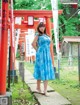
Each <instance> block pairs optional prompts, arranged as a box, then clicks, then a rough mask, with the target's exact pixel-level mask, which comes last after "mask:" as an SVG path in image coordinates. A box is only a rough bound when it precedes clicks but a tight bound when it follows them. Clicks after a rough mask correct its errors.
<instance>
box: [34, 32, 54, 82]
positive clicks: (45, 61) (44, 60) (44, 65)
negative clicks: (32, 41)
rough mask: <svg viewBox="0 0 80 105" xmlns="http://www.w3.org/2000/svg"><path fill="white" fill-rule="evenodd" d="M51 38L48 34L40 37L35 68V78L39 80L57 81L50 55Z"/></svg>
mask: <svg viewBox="0 0 80 105" xmlns="http://www.w3.org/2000/svg"><path fill="white" fill-rule="evenodd" d="M50 42H51V40H50V37H49V36H47V35H46V34H43V35H41V36H38V41H37V44H38V49H37V52H36V60H35V66H34V74H33V76H34V78H35V79H37V80H42V81H45V80H53V79H55V73H54V67H53V64H52V59H51V54H50Z"/></svg>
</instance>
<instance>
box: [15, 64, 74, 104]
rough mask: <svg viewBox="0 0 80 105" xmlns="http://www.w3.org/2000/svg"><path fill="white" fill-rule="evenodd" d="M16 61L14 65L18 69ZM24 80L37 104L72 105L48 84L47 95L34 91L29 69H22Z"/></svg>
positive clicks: (33, 80) (33, 81)
mask: <svg viewBox="0 0 80 105" xmlns="http://www.w3.org/2000/svg"><path fill="white" fill-rule="evenodd" d="M18 66H19V64H18V62H16V67H17V69H18ZM24 81H25V83H26V84H27V85H28V86H29V88H30V90H31V92H32V93H34V96H35V98H36V100H37V101H38V105H72V104H71V103H70V102H69V101H68V100H67V99H66V98H64V97H63V96H61V95H60V94H59V93H58V92H56V91H55V90H54V89H52V88H51V87H50V86H48V93H49V97H46V96H45V95H42V94H38V93H35V92H34V91H35V90H36V80H35V79H34V78H33V76H32V74H31V72H30V71H29V70H25V71H24ZM41 89H42V90H43V82H41Z"/></svg>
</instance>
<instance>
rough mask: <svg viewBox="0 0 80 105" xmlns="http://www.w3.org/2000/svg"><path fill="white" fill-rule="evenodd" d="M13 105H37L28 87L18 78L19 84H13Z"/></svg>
mask: <svg viewBox="0 0 80 105" xmlns="http://www.w3.org/2000/svg"><path fill="white" fill-rule="evenodd" d="M11 91H12V105H37V102H36V100H35V99H34V96H33V95H32V94H31V92H30V90H29V88H28V86H27V85H26V84H25V83H24V85H23V82H22V80H21V77H19V78H18V83H15V84H14V85H13V84H11Z"/></svg>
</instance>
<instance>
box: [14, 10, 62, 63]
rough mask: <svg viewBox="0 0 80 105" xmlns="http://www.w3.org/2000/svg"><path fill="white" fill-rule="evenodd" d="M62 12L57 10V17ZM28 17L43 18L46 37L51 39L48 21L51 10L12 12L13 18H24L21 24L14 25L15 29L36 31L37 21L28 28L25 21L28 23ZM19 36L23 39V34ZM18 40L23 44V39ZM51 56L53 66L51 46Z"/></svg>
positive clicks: (50, 16) (50, 26)
mask: <svg viewBox="0 0 80 105" xmlns="http://www.w3.org/2000/svg"><path fill="white" fill-rule="evenodd" d="M62 12H63V11H62V10H59V11H58V13H59V15H60V14H62ZM28 16H33V17H34V18H45V20H46V28H47V33H48V35H50V37H51V38H52V35H51V28H52V23H51V21H50V18H52V11H51V10H14V17H24V19H23V21H22V24H21V25H18V24H16V25H15V29H17V28H20V29H24V30H26V31H27V29H28V28H29V29H30V28H33V29H36V26H37V25H38V23H39V21H34V25H32V26H29V25H28V23H27V21H28ZM20 36H21V37H22V36H23V37H24V36H25V34H20ZM21 37H20V39H19V42H20V43H21V42H25V38H21ZM50 49H51V55H52V61H53V64H54V56H53V45H52V44H51V48H50Z"/></svg>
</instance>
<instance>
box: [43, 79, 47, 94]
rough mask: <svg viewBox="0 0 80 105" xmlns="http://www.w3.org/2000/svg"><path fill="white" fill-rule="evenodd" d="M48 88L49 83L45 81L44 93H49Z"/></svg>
mask: <svg viewBox="0 0 80 105" xmlns="http://www.w3.org/2000/svg"><path fill="white" fill-rule="evenodd" d="M47 86H48V81H47V80H46V81H44V93H45V94H46V93H47Z"/></svg>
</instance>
